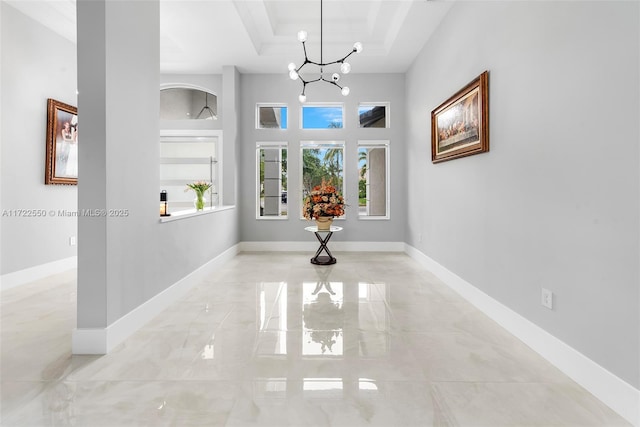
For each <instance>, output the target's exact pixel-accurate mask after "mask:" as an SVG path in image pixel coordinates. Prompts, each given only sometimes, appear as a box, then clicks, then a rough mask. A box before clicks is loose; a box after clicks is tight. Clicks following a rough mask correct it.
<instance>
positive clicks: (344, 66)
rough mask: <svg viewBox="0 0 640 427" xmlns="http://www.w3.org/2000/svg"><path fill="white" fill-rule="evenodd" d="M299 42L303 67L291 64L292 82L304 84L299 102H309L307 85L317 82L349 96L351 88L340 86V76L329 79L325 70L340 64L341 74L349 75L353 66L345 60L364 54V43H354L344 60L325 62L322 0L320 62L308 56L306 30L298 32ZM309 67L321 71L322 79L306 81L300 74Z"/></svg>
mask: <svg viewBox="0 0 640 427" xmlns="http://www.w3.org/2000/svg"><path fill="white" fill-rule="evenodd" d="M298 41H299V42H301V43H302V50H303V51H304V62H303V63H302V65H300V66H299V67H297V68H296V64H294V63H293V62H292V63H290V64H289V77H290V78H291V80H300V81H301V82H302V93H301V94H300V95H299V96H298V100H300V102H305V101H306V100H307V95H306V94H305V91H306V89H307V85H308V84H311V83H316V82H326V83H329V84H331V85H333V86H336V87H337V88H338V89H340V92H342V95H344V96H347V95H349V87H348V86H340V85H339V84H338V81H339V80H340V74H338V73H333V74H331V77H330V78H329V79H327V78H325V76H324V68H325V67H327V66H329V65H334V64H340V72H341V73H342V74H348V73H349V72H350V71H351V64H349V63H348V62H345V60H346V59H347V58H348V57H350V56H351V55H353V54H354V53H360V52H362V43H360V42H356V43H354V44H353V49H351V52H349V53H348V54H346V55H345V56H343V57H342V58H340V59H337V60H335V61H331V62H324V59H323V56H322V0H320V62H314V61H311V60H310V59H309V56H308V55H307V45H306V44H305V42H306V41H307V32H306V31H304V30H302V31H298ZM307 65H309V67H311V66H316V67H317V68H318V69H319V74H320V77H318V78H316V79H310V80H307V79H305V77H304V76H303V75H302V74H301V73H300V72H301V71H302V69H303V68H304V67H305V66H307ZM309 67H307V68H309Z"/></svg>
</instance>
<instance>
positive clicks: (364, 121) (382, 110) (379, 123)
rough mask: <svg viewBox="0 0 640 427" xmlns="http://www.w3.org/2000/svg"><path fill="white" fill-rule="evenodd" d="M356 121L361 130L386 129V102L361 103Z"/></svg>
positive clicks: (387, 106) (387, 121)
mask: <svg viewBox="0 0 640 427" xmlns="http://www.w3.org/2000/svg"><path fill="white" fill-rule="evenodd" d="M358 119H359V122H360V127H361V128H388V127H390V126H389V103H388V102H361V103H360V105H359V106H358Z"/></svg>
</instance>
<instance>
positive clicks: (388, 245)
mask: <svg viewBox="0 0 640 427" xmlns="http://www.w3.org/2000/svg"><path fill="white" fill-rule="evenodd" d="M328 246H329V248H330V249H331V251H332V252H333V251H344V252H404V251H405V244H404V243H403V242H330V243H329V245H328ZM317 249H318V242H317V241H308V242H241V243H240V251H241V252H315V251H316V250H317Z"/></svg>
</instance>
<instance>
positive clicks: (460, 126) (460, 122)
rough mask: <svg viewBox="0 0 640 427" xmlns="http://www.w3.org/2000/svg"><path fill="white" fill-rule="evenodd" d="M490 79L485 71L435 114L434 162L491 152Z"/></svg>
mask: <svg viewBox="0 0 640 427" xmlns="http://www.w3.org/2000/svg"><path fill="white" fill-rule="evenodd" d="M488 80H489V73H488V72H487V71H485V72H483V73H482V74H480V75H479V76H478V77H476V78H475V79H473V81H471V82H469V83H468V84H467V85H466V86H465V87H463V88H462V89H460V90H459V91H458V92H456V93H455V94H454V95H453V96H451V97H450V98H449V99H447V100H446V101H445V102H443V103H442V104H440V105H439V106H438V107H437V108H436V109H435V110H433V111H432V112H431V161H432V162H433V163H438V162H444V161H447V160H453V159H457V158H459V157H466V156H471V155H473V154H479V153H484V152H486V151H489V81H488Z"/></svg>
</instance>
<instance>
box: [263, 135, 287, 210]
mask: <svg viewBox="0 0 640 427" xmlns="http://www.w3.org/2000/svg"><path fill="white" fill-rule="evenodd" d="M256 164H257V175H258V181H257V184H258V187H257V191H256V193H257V205H256V206H257V212H256V216H257V218H286V217H287V214H288V206H289V205H288V202H289V200H288V196H287V143H286V142H263V143H258V145H257V147H256Z"/></svg>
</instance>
